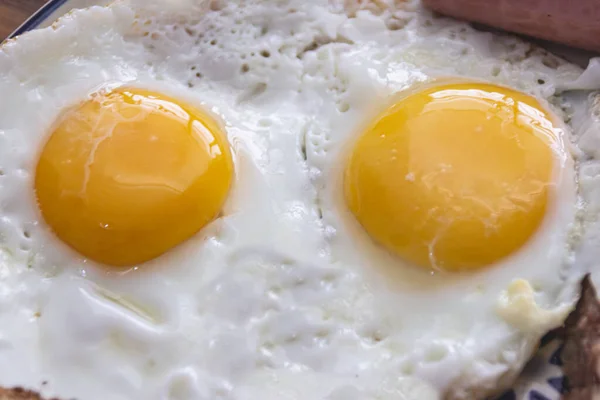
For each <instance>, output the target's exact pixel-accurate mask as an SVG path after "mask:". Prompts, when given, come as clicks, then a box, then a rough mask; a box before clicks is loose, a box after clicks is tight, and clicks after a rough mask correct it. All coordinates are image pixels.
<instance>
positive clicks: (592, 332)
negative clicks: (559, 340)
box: [561, 275, 600, 400]
mask: <svg viewBox="0 0 600 400" xmlns="http://www.w3.org/2000/svg"><path fill="white" fill-rule="evenodd" d="M561 359H562V362H563V372H564V373H565V376H566V378H567V382H568V388H569V391H568V393H566V394H565V395H564V396H563V399H564V400H592V399H597V398H598V397H597V396H598V395H599V394H600V375H599V373H600V371H599V370H598V369H599V368H598V367H599V366H600V364H599V362H600V303H599V302H598V297H597V295H596V290H595V289H594V286H593V284H592V281H591V279H590V276H589V275H586V276H585V277H584V278H583V280H582V282H581V296H580V297H579V301H578V302H577V306H576V307H575V310H574V311H573V312H572V313H571V314H570V315H569V317H568V318H567V320H566V321H565V328H564V347H563V350H562V354H561Z"/></svg>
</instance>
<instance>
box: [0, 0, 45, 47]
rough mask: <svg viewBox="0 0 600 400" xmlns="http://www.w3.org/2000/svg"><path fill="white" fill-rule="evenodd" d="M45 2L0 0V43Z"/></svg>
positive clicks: (38, 0) (37, 0)
mask: <svg viewBox="0 0 600 400" xmlns="http://www.w3.org/2000/svg"><path fill="white" fill-rule="evenodd" d="M45 2H46V0H0V41H2V40H3V39H4V38H5V37H7V36H8V35H9V34H10V33H11V32H12V31H14V30H15V29H16V28H17V27H18V26H19V25H21V24H22V23H23V22H24V21H25V20H26V19H27V18H29V16H30V15H31V14H33V13H34V12H35V11H36V10H37V9H38V8H40V7H41V6H42V5H43V4H44V3H45Z"/></svg>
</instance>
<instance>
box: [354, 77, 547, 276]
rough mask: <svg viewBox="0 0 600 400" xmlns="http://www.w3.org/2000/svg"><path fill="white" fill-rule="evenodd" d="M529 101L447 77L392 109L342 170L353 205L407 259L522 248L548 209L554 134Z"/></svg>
mask: <svg viewBox="0 0 600 400" xmlns="http://www.w3.org/2000/svg"><path fill="white" fill-rule="evenodd" d="M554 132H555V131H554V130H553V126H552V123H551V121H550V119H549V115H548V114H547V113H546V112H545V111H543V109H542V107H541V106H540V104H539V103H538V102H537V101H536V100H535V99H533V98H531V97H529V96H527V95H524V94H522V93H519V92H516V91H513V90H510V89H507V88H504V87H498V86H495V85H489V84H473V83H469V84H447V85H445V86H438V87H434V88H429V89H426V90H424V91H421V92H417V93H414V94H412V95H409V96H408V97H406V98H404V99H403V100H401V101H399V102H397V103H396V104H395V105H393V106H391V107H390V108H388V109H387V110H386V111H385V112H384V113H383V114H382V115H380V116H379V117H378V118H377V119H376V121H375V122H374V123H373V124H372V125H371V126H370V127H369V128H368V129H367V130H366V131H365V132H363V133H362V135H361V136H360V137H359V139H358V140H357V142H356V144H355V146H354V148H353V150H352V152H351V154H350V158H349V161H348V163H347V165H346V168H345V175H344V195H345V199H346V202H347V205H348V207H349V209H350V211H351V212H352V213H353V214H354V215H355V217H356V218H357V220H358V221H359V222H360V224H361V225H362V226H363V228H364V229H365V230H366V231H367V233H368V234H369V235H370V236H371V237H372V238H373V239H375V241H377V242H379V243H380V244H383V245H384V246H385V247H386V248H388V249H389V250H391V251H392V252H394V253H396V254H398V255H399V256H401V257H402V258H404V259H405V260H407V261H409V262H410V263H413V264H417V265H419V266H422V267H426V268H432V269H444V270H448V271H459V270H471V269H477V268H481V267H484V266H487V265H490V264H492V263H494V262H495V261H498V260H500V259H502V258H503V257H506V256H508V255H510V254H511V253H513V252H515V251H516V250H518V249H519V248H520V247H521V246H523V245H524V244H525V243H526V242H527V241H528V239H529V238H530V237H531V236H532V235H533V234H534V233H535V231H536V230H537V229H538V227H539V226H540V224H541V222H542V219H543V218H544V214H545V212H546V208H547V204H548V197H549V186H550V185H551V182H552V179H553V165H554V160H555V150H554V148H553V146H555V145H556V142H557V138H556V137H555V133H554Z"/></svg>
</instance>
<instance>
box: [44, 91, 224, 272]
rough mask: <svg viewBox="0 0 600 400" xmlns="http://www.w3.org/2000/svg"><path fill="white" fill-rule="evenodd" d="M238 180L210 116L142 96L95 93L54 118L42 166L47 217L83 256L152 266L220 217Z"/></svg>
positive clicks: (173, 102) (139, 93)
mask: <svg viewBox="0 0 600 400" xmlns="http://www.w3.org/2000/svg"><path fill="white" fill-rule="evenodd" d="M232 178H233V162H232V158H231V154H230V151H229V146H228V143H227V140H226V136H225V134H224V133H223V131H222V130H221V128H220V126H219V124H217V123H216V121H215V120H213V119H212V118H211V117H210V116H209V115H208V114H206V113H205V112H202V111H201V110H199V109H196V108H193V107H191V106H189V105H187V104H183V103H181V102H178V101H176V100H175V99H172V98H170V97H167V96H163V95H161V94H158V93H153V92H150V91H146V90H139V89H118V90H114V91H107V92H99V93H96V94H94V95H93V96H91V97H90V99H89V100H88V101H86V102H84V103H82V104H80V105H78V106H76V107H74V108H72V109H70V110H68V111H66V112H65V113H64V114H63V115H62V116H61V118H60V119H59V120H58V122H57V125H56V126H55V129H54V131H53V132H52V134H51V136H50V138H49V140H48V142H47V143H46V145H45V147H44V148H43V150H42V152H41V155H40V158H39V162H38V165H37V169H36V176H35V190H36V194H37V200H38V204H39V208H40V210H41V213H42V215H43V217H44V219H45V220H46V222H47V223H48V225H49V226H50V227H51V228H52V230H53V231H54V232H55V234H56V235H57V236H58V237H59V238H60V239H61V240H62V241H64V242H65V243H67V244H68V245H70V246H71V247H72V248H74V249H75V250H77V251H78V252H79V253H81V254H82V255H83V256H85V257H87V258H89V259H92V260H95V261H97V262H101V263H105V264H108V265H112V266H131V265H134V264H139V263H143V262H145V261H148V260H151V259H153V258H155V257H157V256H159V255H160V254H162V253H164V252H166V251H167V250H169V249H170V248H172V247H174V246H176V245H178V244H179V243H181V242H183V241H185V240H186V239H188V238H189V237H190V236H192V235H193V234H194V233H196V232H197V231H198V230H200V229H201V228H202V227H204V226H205V225H206V224H208V223H209V222H210V221H211V220H213V219H214V218H215V217H217V216H218V214H219V213H220V210H221V208H222V206H223V203H224V202H225V200H226V197H227V193H228V191H229V187H230V185H231V181H232Z"/></svg>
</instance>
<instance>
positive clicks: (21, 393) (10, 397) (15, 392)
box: [0, 388, 57, 400]
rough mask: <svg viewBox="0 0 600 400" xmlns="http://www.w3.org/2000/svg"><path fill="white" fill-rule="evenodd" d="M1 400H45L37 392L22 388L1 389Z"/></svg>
mask: <svg viewBox="0 0 600 400" xmlns="http://www.w3.org/2000/svg"><path fill="white" fill-rule="evenodd" d="M0 400H44V399H43V398H42V397H40V395H39V394H38V393H36V392H32V391H30V390H25V389H22V388H14V389H2V388H0ZM54 400H57V399H54Z"/></svg>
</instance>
